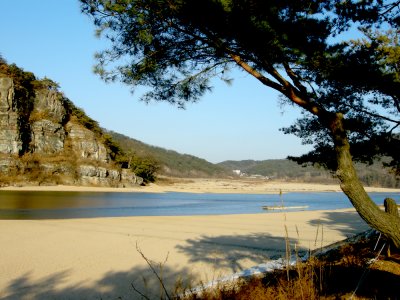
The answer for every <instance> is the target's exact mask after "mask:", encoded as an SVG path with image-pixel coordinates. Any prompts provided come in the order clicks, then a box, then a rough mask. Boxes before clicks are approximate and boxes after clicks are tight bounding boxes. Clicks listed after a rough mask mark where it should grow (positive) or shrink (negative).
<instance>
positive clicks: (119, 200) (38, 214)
mask: <svg viewBox="0 0 400 300" xmlns="http://www.w3.org/2000/svg"><path fill="white" fill-rule="evenodd" d="M370 196H371V197H372V198H373V199H374V200H375V201H376V203H378V204H380V205H382V203H383V199H384V198H386V197H391V198H394V199H395V200H396V201H397V202H399V200H400V193H371V194H370ZM282 201H283V203H284V205H285V206H299V207H302V206H307V207H308V210H316V209H329V210H331V209H338V208H348V207H351V204H350V202H349V201H348V199H347V198H346V197H345V196H344V194H343V193H335V192H325V193H288V194H284V195H283V196H282V197H280V196H279V195H273V194H264V195H260V194H258V195H249V194H190V193H118V192H116V193H112V192H111V193H101V192H95V193H93V192H92V193H91V192H47V191H46V192H32V191H0V219H59V218H90V217H115V216H171V215H172V216H174V215H213V214H214V215H215V214H243V213H248V214H254V213H271V212H270V211H265V210H263V209H262V207H263V206H274V205H277V204H281V203H282ZM291 211H293V210H291Z"/></svg>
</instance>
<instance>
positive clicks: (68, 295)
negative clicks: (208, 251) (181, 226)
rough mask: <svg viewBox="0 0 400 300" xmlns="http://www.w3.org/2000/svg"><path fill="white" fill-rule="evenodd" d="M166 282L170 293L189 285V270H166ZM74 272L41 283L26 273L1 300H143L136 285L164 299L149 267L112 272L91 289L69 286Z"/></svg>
mask: <svg viewBox="0 0 400 300" xmlns="http://www.w3.org/2000/svg"><path fill="white" fill-rule="evenodd" d="M157 272H158V273H159V274H162V280H163V283H164V284H165V286H166V287H167V289H168V290H169V291H168V292H171V291H173V290H174V287H175V285H176V283H177V281H178V280H179V279H180V278H181V279H182V285H185V284H187V285H189V284H190V283H191V282H190V281H191V275H190V272H189V270H188V269H187V268H184V269H179V270H178V269H177V270H174V269H171V268H170V267H165V266H164V267H163V268H162V271H161V270H157ZM70 274H71V272H70V271H68V270H67V271H62V272H58V273H55V274H52V275H49V276H46V277H44V278H42V279H40V280H32V279H31V274H30V273H26V274H24V275H23V276H21V277H20V278H17V279H16V280H14V281H12V282H11V283H10V284H9V286H8V287H7V288H6V289H5V290H3V291H0V298H1V299H6V300H14V299H15V300H17V299H18V300H20V299H22V300H23V299H29V300H48V299H57V300H58V299H70V300H75V299H76V300H78V299H102V300H105V299H143V298H142V297H141V295H140V294H139V293H137V292H135V291H134V288H133V287H132V285H133V286H134V287H135V288H136V289H137V290H139V291H140V292H141V293H143V294H144V295H146V296H147V297H148V298H149V299H160V296H161V295H162V289H161V285H160V283H159V281H158V279H157V277H156V276H155V275H154V274H153V273H152V272H151V271H150V270H149V268H147V267H139V268H133V269H131V270H129V271H125V272H109V273H107V274H105V275H104V277H103V278H101V279H100V280H98V281H97V282H96V283H95V284H92V285H87V284H85V282H82V283H80V284H78V285H73V286H72V285H65V284H63V283H65V281H66V280H67V279H68V277H69V276H70Z"/></svg>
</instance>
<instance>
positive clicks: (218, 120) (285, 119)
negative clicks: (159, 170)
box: [0, 0, 311, 163]
mask: <svg viewBox="0 0 400 300" xmlns="http://www.w3.org/2000/svg"><path fill="white" fill-rule="evenodd" d="M0 12H1V17H0V38H1V42H0V55H1V56H2V57H3V58H4V59H5V60H6V61H7V62H8V63H15V64H16V65H17V66H19V67H20V68H23V69H24V70H25V71H30V72H33V73H34V74H35V75H36V77H38V78H43V77H48V78H50V79H52V80H53V81H55V82H57V83H59V85H60V90H61V91H62V92H63V93H64V94H65V95H66V97H67V98H69V99H70V100H71V101H72V102H74V103H75V105H76V106H78V107H80V108H82V109H83V110H84V111H85V112H86V114H87V115H89V116H90V117H91V118H93V119H94V120H96V121H98V122H99V124H100V126H101V127H104V128H106V129H109V130H113V131H116V132H118V133H121V134H124V135H126V136H129V137H132V138H134V139H137V140H140V141H142V142H144V143H146V144H150V145H153V146H159V147H163V148H166V149H170V150H175V151H177V152H180V153H185V154H191V155H194V156H197V157H200V158H203V159H206V160H208V161H210V162H213V163H217V162H221V161H225V160H245V159H253V160H264V159H281V158H286V157H287V156H288V155H294V156H296V155H301V154H304V153H306V152H308V151H309V150H310V149H311V148H310V147H309V146H304V145H302V144H301V140H300V139H298V138H297V137H295V136H292V135H285V134H283V132H281V131H279V129H280V128H282V127H285V126H289V125H291V124H292V123H293V122H294V121H295V120H296V118H298V117H299V116H300V110H299V109H297V108H295V107H292V106H285V107H281V105H280V104H279V103H280V102H279V98H278V93H277V92H274V91H272V90H271V89H269V88H267V87H265V86H263V85H261V83H259V82H258V81H257V80H255V79H254V78H252V77H250V76H248V75H246V74H245V73H243V72H241V71H239V70H237V71H233V72H232V74H231V76H232V78H233V79H234V81H233V84H232V85H226V84H225V83H223V82H220V81H217V80H216V81H214V89H213V91H212V92H211V93H208V94H206V95H205V96H203V97H202V99H201V101H199V102H198V103H195V104H189V105H188V106H187V107H186V109H185V110H182V109H179V108H177V107H175V106H172V105H170V104H168V103H160V102H152V103H150V104H145V103H143V102H141V101H139V97H140V94H141V93H140V90H141V88H138V89H137V90H136V91H135V92H134V93H133V94H132V92H131V88H130V87H129V86H126V85H123V84H121V83H108V84H106V83H104V82H103V81H102V80H101V79H100V78H99V77H98V76H97V75H95V74H94V73H93V71H92V70H93V66H94V65H95V63H96V61H95V59H94V54H95V53H96V52H99V51H101V50H104V49H105V48H106V47H107V41H105V40H102V39H98V38H96V37H95V27H94V25H93V23H92V20H91V19H90V18H89V17H88V16H87V15H84V14H82V13H81V12H80V3H79V1H78V0H0Z"/></svg>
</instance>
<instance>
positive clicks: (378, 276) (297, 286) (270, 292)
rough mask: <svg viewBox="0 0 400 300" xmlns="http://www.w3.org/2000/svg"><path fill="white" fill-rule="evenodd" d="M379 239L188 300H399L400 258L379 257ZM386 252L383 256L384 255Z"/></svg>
mask: <svg viewBox="0 0 400 300" xmlns="http://www.w3.org/2000/svg"><path fill="white" fill-rule="evenodd" d="M376 241H377V235H374V236H373V237H372V238H369V239H362V240H360V241H358V242H357V243H349V244H345V245H343V246H341V247H339V248H337V249H334V250H331V251H329V252H327V253H325V254H324V255H319V256H315V257H312V258H311V259H309V260H308V261H307V262H304V263H299V264H297V265H296V266H295V267H293V268H291V269H290V271H289V276H288V274H287V270H279V271H274V272H272V273H267V274H265V275H263V276H261V277H258V278H256V277H254V278H250V279H249V280H241V281H238V282H237V283H236V284H235V285H234V287H227V288H225V287H219V288H217V289H214V290H212V291H207V292H204V293H202V294H201V295H190V296H189V297H188V298H187V299H190V300H192V299H203V300H205V299H212V300H217V299H294V300H296V299H398V298H399V296H400V255H399V254H397V253H396V254H392V256H391V257H387V256H385V255H382V254H381V255H380V256H379V258H378V260H376V261H374V262H372V263H369V262H371V259H374V258H375V257H376V254H377V252H379V250H380V249H379V248H382V245H383V243H382V242H381V243H380V245H379V244H378V247H377V248H376V249H375V250H374V248H375V244H376ZM384 252H385V251H383V252H382V253H384Z"/></svg>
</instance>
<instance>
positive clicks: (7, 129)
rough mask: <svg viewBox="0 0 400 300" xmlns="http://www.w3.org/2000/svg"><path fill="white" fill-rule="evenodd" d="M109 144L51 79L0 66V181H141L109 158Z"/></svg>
mask: <svg viewBox="0 0 400 300" xmlns="http://www.w3.org/2000/svg"><path fill="white" fill-rule="evenodd" d="M18 70H20V69H18ZM21 72H23V71H21ZM21 74H23V75H24V76H25V73H21ZM30 74H31V73H30ZM21 77H22V75H21ZM25 77H26V76H25ZM25 77H24V78H25ZM16 81H18V82H17V83H16ZM24 84H25V85H29V86H24ZM109 144H110V141H109V140H107V137H105V136H104V134H103V132H102V131H101V129H100V127H98V125H97V123H96V122H95V121H93V120H92V119H90V118H89V117H87V116H86V115H85V114H84V113H83V112H82V110H79V109H78V108H77V107H75V106H74V105H73V103H72V102H71V101H70V100H68V99H67V98H65V96H64V95H63V94H62V93H61V92H59V91H58V89H57V88H55V85H54V83H53V82H52V81H50V80H48V79H46V80H42V81H37V80H36V79H35V78H34V77H32V78H30V79H29V80H25V81H24V80H19V79H16V78H13V76H10V74H4V72H3V73H1V69H0V172H1V178H0V183H1V184H3V185H5V184H11V185H15V184H18V185H21V184H26V183H29V184H74V185H100V186H133V185H138V184H141V183H142V179H141V178H140V177H137V176H136V175H135V174H134V173H133V172H131V171H130V170H127V169H122V168H121V167H120V166H119V165H118V164H117V163H115V157H116V154H115V153H114V152H113V149H111V148H110V147H109Z"/></svg>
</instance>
